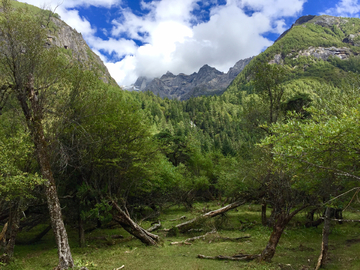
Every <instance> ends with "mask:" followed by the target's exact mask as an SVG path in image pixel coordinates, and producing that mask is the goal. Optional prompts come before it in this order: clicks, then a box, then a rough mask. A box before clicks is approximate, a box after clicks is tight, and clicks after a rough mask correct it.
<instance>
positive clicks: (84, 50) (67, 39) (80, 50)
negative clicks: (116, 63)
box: [48, 17, 117, 85]
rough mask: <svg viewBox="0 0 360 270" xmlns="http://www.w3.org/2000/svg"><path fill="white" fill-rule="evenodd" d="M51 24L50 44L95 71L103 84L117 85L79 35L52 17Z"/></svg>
mask: <svg viewBox="0 0 360 270" xmlns="http://www.w3.org/2000/svg"><path fill="white" fill-rule="evenodd" d="M51 22H52V23H53V27H51V29H49V34H48V40H49V42H50V43H51V44H53V45H56V46H57V47H59V48H62V49H63V50H64V53H65V54H67V55H69V56H71V57H73V58H75V59H77V60H79V61H80V62H81V63H82V64H83V65H85V66H86V67H87V68H89V69H92V70H95V71H96V72H97V73H98V74H99V76H100V79H101V80H102V81H104V82H105V83H111V84H113V85H117V83H116V82H115V80H114V79H113V78H112V77H111V75H110V73H109V71H108V69H107V68H106V66H105V65H104V63H103V62H102V61H101V59H100V57H99V56H98V55H97V54H95V53H94V52H93V51H92V50H91V49H90V47H89V46H88V45H87V44H86V42H85V40H84V39H83V37H82V35H81V34H80V33H78V32H77V31H76V30H75V29H73V28H71V27H70V26H69V25H67V24H66V23H65V22H63V21H62V20H60V19H58V18H56V17H52V18H51Z"/></svg>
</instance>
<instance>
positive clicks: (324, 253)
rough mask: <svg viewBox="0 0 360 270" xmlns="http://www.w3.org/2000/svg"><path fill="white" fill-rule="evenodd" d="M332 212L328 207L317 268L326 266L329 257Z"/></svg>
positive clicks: (316, 269)
mask: <svg viewBox="0 0 360 270" xmlns="http://www.w3.org/2000/svg"><path fill="white" fill-rule="evenodd" d="M330 212H331V211H330V208H329V207H326V210H325V221H324V227H323V233H322V242H321V252H320V256H319V259H318V263H317V265H316V268H315V270H319V269H320V268H321V267H322V266H324V265H325V263H326V259H327V257H328V250H329V234H330Z"/></svg>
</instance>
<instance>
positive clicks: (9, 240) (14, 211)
mask: <svg viewBox="0 0 360 270" xmlns="http://www.w3.org/2000/svg"><path fill="white" fill-rule="evenodd" d="M19 224H20V202H19V201H17V202H15V203H14V204H13V205H12V207H11V209H10V215H9V221H8V226H7V231H6V233H5V235H6V236H5V237H6V238H5V248H4V255H3V256H2V257H1V259H0V261H2V262H4V263H8V262H10V260H11V258H12V257H13V256H14V248H15V241H16V236H17V234H18V232H19V227H20V226H19Z"/></svg>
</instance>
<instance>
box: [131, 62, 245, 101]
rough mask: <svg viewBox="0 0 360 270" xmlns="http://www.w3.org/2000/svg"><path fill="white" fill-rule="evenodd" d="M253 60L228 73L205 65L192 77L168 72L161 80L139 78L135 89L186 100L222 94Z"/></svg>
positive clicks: (236, 66) (235, 67) (238, 64)
mask: <svg viewBox="0 0 360 270" xmlns="http://www.w3.org/2000/svg"><path fill="white" fill-rule="evenodd" d="M251 60H252V57H250V58H247V59H244V60H240V61H238V62H237V63H236V64H235V65H234V66H233V67H232V68H230V69H229V71H228V72H227V73H223V72H221V71H218V70H217V69H216V68H213V67H210V66H209V65H204V66H203V67H201V68H200V69H199V71H198V72H194V73H193V74H191V75H185V74H183V73H180V74H178V75H174V74H172V73H171V72H169V71H168V72H167V73H166V74H164V75H162V76H161V77H160V78H155V79H152V80H151V79H148V78H146V77H139V78H138V79H137V80H136V82H135V84H134V87H135V88H136V89H138V90H140V91H151V92H153V93H154V94H155V95H159V96H160V97H162V98H164V97H167V98H170V99H179V100H186V99H189V98H191V97H197V96H201V95H215V94H221V93H222V92H224V91H225V89H226V88H227V87H228V86H229V84H230V83H231V82H232V81H233V80H234V79H235V78H236V76H237V75H238V74H239V73H240V72H241V71H242V70H243V69H244V68H245V66H246V65H247V64H248V63H249V62H250V61H251Z"/></svg>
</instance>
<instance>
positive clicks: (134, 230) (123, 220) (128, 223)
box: [111, 201, 160, 246]
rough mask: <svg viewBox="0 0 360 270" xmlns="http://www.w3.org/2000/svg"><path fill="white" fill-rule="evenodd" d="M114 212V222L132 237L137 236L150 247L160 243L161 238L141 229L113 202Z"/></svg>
mask: <svg viewBox="0 0 360 270" xmlns="http://www.w3.org/2000/svg"><path fill="white" fill-rule="evenodd" d="M111 203H112V207H113V210H114V211H115V212H116V215H115V216H114V220H115V221H116V222H118V223H119V224H120V225H121V226H122V227H123V228H124V229H125V230H126V231H127V232H129V233H130V234H131V235H133V236H135V237H136V238H137V239H139V240H140V241H141V242H143V243H144V244H146V245H149V246H156V245H157V242H159V241H160V237H159V236H157V235H155V234H152V233H150V232H148V231H146V230H145V229H143V228H141V227H140V226H139V225H138V224H136V223H135V222H134V221H133V220H132V219H131V218H130V217H129V215H127V214H126V213H125V212H124V211H123V210H122V209H121V208H120V206H119V205H118V204H117V203H116V202H115V201H112V202H111Z"/></svg>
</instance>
